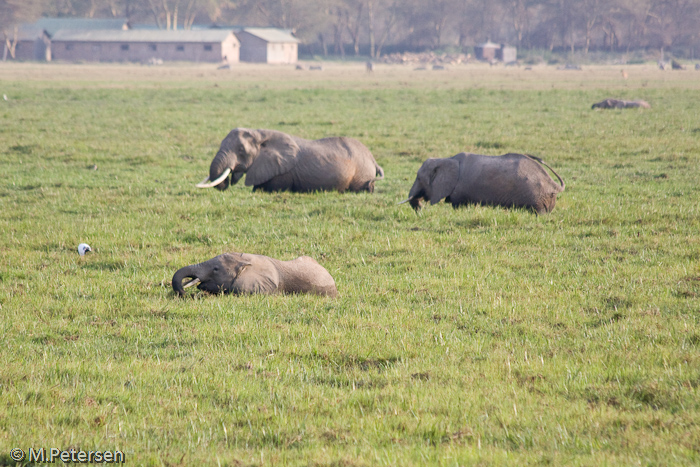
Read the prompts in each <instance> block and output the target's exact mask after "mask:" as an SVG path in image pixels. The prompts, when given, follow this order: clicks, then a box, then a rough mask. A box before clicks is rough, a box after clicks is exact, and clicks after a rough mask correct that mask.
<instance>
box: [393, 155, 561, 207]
mask: <svg viewBox="0 0 700 467" xmlns="http://www.w3.org/2000/svg"><path fill="white" fill-rule="evenodd" d="M542 166H545V167H547V168H549V170H552V168H551V167H549V166H548V165H546V164H545V163H544V162H542V160H540V159H538V158H536V157H533V156H528V155H524V154H505V155H503V156H482V155H479V154H468V153H465V152H462V153H459V154H457V155H456V156H453V157H449V158H446V159H428V160H427V161H425V162H424V163H423V165H422V166H421V168H420V169H418V176H417V177H416V181H415V182H414V183H413V187H411V191H410V192H409V194H408V199H407V200H405V201H402V202H401V203H399V204H403V203H405V202H410V203H411V206H412V207H413V209H415V210H418V209H420V207H421V199H425V200H427V201H430V204H436V203H438V202H440V200H441V199H443V198H445V201H446V202H450V203H452V207H454V208H456V207H457V206H459V205H461V204H490V205H497V206H505V207H511V206H514V207H524V208H530V209H533V210H534V211H535V212H537V214H544V213H547V212H550V211H552V209H554V204H555V203H556V201H557V194H558V193H561V192H562V191H564V187H565V184H564V181H563V180H562V179H561V177H560V176H559V175H558V174H557V173H556V172H554V170H552V172H554V175H556V176H557V178H558V179H559V182H560V185H558V184H557V183H556V182H555V181H553V180H552V179H551V178H550V176H549V175H548V174H547V171H546V170H545V169H544V168H543V167H542Z"/></svg>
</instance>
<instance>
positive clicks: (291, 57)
mask: <svg viewBox="0 0 700 467" xmlns="http://www.w3.org/2000/svg"><path fill="white" fill-rule="evenodd" d="M298 56H299V54H298V50H297V44H295V43H293V42H278V43H270V44H267V63H296V62H297V58H298Z"/></svg>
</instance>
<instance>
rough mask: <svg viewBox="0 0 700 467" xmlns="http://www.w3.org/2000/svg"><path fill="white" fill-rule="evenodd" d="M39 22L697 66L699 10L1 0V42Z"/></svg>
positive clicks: (663, 5)
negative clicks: (214, 28)
mask: <svg viewBox="0 0 700 467" xmlns="http://www.w3.org/2000/svg"><path fill="white" fill-rule="evenodd" d="M38 16H62V17H84V18H104V17H124V18H128V19H129V20H130V21H131V23H132V24H134V25H137V24H139V23H141V24H148V25H151V26H156V27H159V28H167V29H171V28H173V29H179V28H185V29H186V28H191V27H193V26H194V27H196V26H200V27H202V26H204V27H208V26H210V25H211V24H212V23H216V24H218V25H246V26H274V27H278V28H286V29H290V30H292V31H293V32H294V33H296V34H297V36H298V37H299V38H300V39H301V41H302V43H303V45H302V51H304V52H306V53H310V54H318V55H321V54H323V55H324V56H325V55H328V54H332V55H337V56H345V55H346V54H347V55H349V56H353V55H354V56H357V55H364V56H367V55H369V56H371V57H378V56H380V55H381V54H382V52H383V51H390V52H391V51H406V50H414V51H415V50H424V49H432V50H435V49H443V50H444V49H458V50H463V51H465V52H466V51H467V50H466V49H470V48H471V47H472V46H474V45H477V44H481V43H482V42H484V41H486V40H487V39H490V40H492V41H495V42H505V43H509V44H511V45H515V46H518V47H519V48H520V49H538V50H546V51H549V52H551V51H552V50H560V51H561V50H565V51H568V52H570V53H574V52H575V51H576V50H578V51H580V52H582V53H583V54H584V55H587V54H588V52H589V51H590V50H605V51H609V52H615V53H625V54H629V53H630V52H632V51H635V50H640V49H644V50H653V52H654V59H655V60H656V59H665V58H668V56H667V55H665V54H667V53H668V52H671V53H672V54H673V55H675V56H676V57H677V58H679V57H682V58H691V59H694V58H696V57H697V54H698V50H699V49H700V36H698V32H697V24H698V23H699V22H700V0H495V1H494V0H157V1H156V0H149V1H148V2H145V1H137V0H0V29H2V30H3V31H4V32H5V37H6V39H7V40H11V39H12V36H13V34H12V33H13V28H14V27H15V26H16V25H17V24H19V23H21V22H22V21H32V20H34V19H35V18H36V17H38Z"/></svg>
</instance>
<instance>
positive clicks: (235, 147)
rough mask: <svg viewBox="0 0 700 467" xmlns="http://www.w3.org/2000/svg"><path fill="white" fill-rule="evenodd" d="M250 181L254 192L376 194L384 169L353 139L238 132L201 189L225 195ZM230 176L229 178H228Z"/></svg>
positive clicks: (221, 150)
mask: <svg viewBox="0 0 700 467" xmlns="http://www.w3.org/2000/svg"><path fill="white" fill-rule="evenodd" d="M243 175H245V176H246V179H245V184H246V186H252V187H253V189H254V190H258V189H260V190H264V191H295V192H308V191H318V190H336V191H340V192H343V191H346V190H350V191H354V192H359V191H369V192H370V193H371V192H373V191H374V182H375V181H376V180H381V179H383V178H384V170H383V169H382V168H381V167H380V166H379V164H377V162H376V161H375V160H374V156H372V153H371V152H370V151H369V149H367V147H366V146H365V145H364V144H362V143H360V142H359V141H357V140H356V139H353V138H347V137H331V138H323V139H318V140H314V141H310V140H306V139H302V138H297V137H296V136H290V135H288V134H286V133H282V132H281V131H275V130H249V129H247V128H235V129H233V130H231V132H230V133H229V134H228V135H227V136H226V138H224V140H223V141H222V142H221V146H220V147H219V151H218V152H217V153H216V156H215V157H214V159H213V160H212V162H211V165H210V167H209V176H208V177H207V178H206V179H204V180H203V181H202V182H201V183H199V184H197V187H198V188H210V187H216V188H217V189H219V190H225V189H227V188H228V186H229V180H230V183H231V184H235V183H237V182H238V180H240V179H241V177H243ZM229 176H230V177H229Z"/></svg>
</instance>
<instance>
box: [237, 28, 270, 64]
mask: <svg viewBox="0 0 700 467" xmlns="http://www.w3.org/2000/svg"><path fill="white" fill-rule="evenodd" d="M238 40H239V41H240V43H241V61H242V62H253V63H267V61H268V60H267V42H265V41H264V40H262V39H260V38H259V37H255V36H253V35H252V34H248V33H247V32H245V31H243V32H240V33H238Z"/></svg>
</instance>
